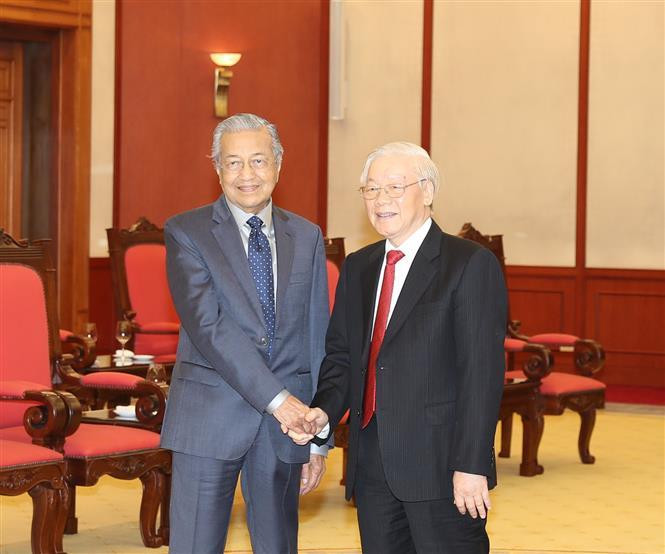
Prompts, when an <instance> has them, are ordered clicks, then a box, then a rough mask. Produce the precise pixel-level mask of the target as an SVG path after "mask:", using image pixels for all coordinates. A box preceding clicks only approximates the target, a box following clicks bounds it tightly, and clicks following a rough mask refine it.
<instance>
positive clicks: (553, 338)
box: [530, 333, 605, 377]
mask: <svg viewBox="0 0 665 554" xmlns="http://www.w3.org/2000/svg"><path fill="white" fill-rule="evenodd" d="M530 340H531V341H533V342H535V343H539V344H544V345H545V346H547V347H548V348H549V349H551V350H555V351H557V350H558V351H559V352H568V353H572V355H573V359H574V360H575V369H576V370H577V372H578V373H580V374H582V375H584V376H586V377H591V376H592V375H593V374H594V373H597V372H598V371H600V370H601V369H602V368H603V366H604V365H605V351H604V350H603V347H602V346H601V345H600V344H599V343H597V342H596V341H594V340H591V339H581V338H579V337H577V336H575V335H570V334H567V333H542V334H539V335H533V336H532V337H531V338H530Z"/></svg>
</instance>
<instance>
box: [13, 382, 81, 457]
mask: <svg viewBox="0 0 665 554" xmlns="http://www.w3.org/2000/svg"><path fill="white" fill-rule="evenodd" d="M0 399H1V400H4V401H10V402H11V401H17V400H23V401H25V400H28V401H31V402H35V403H36V405H34V406H30V407H29V408H28V409H27V410H26V411H25V413H24V415H23V426H24V427H25V430H26V432H27V433H28V435H30V436H31V437H32V443H33V444H37V445H39V446H45V447H47V448H51V449H53V450H57V451H58V452H62V451H63V446H64V443H65V437H68V436H69V435H71V434H72V433H74V432H75V431H76V430H77V429H78V426H79V424H80V423H81V404H80V403H79V401H78V400H77V399H76V397H74V396H73V395H71V394H69V393H66V392H60V391H53V390H26V391H24V392H23V394H22V395H21V397H16V396H13V395H12V396H9V397H8V396H4V395H2V394H0Z"/></svg>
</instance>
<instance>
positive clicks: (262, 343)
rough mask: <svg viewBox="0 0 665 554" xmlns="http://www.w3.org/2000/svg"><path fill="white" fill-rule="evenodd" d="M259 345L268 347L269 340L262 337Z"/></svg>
mask: <svg viewBox="0 0 665 554" xmlns="http://www.w3.org/2000/svg"><path fill="white" fill-rule="evenodd" d="M259 344H260V345H261V346H266V345H267V344H268V339H267V338H265V337H261V338H260V339H259Z"/></svg>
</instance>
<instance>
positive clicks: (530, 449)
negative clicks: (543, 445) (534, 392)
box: [520, 412, 544, 477]
mask: <svg viewBox="0 0 665 554" xmlns="http://www.w3.org/2000/svg"><path fill="white" fill-rule="evenodd" d="M521 415H522V433H523V436H522V463H520V475H521V476H523V477H533V476H534V475H540V474H541V473H543V471H544V468H543V466H541V465H540V464H539V463H538V446H539V444H540V437H541V436H542V419H543V418H542V415H541V416H539V415H538V414H537V413H531V412H524V413H522V414H521Z"/></svg>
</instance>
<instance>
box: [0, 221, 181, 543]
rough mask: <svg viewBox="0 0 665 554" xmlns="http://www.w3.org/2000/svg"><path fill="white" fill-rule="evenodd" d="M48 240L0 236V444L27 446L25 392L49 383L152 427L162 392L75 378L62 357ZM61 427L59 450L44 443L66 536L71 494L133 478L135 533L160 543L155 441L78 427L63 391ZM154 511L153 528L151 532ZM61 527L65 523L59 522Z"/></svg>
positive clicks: (164, 499)
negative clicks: (56, 470)
mask: <svg viewBox="0 0 665 554" xmlns="http://www.w3.org/2000/svg"><path fill="white" fill-rule="evenodd" d="M48 246H49V244H48V241H34V242H32V243H31V242H28V241H20V242H17V241H15V240H14V239H13V238H12V237H10V236H9V235H7V234H5V233H4V232H2V230H0V328H2V333H0V397H1V398H12V399H15V401H13V402H11V403H7V402H6V401H2V400H0V439H2V440H10V441H16V442H20V443H24V444H30V443H31V437H30V436H29V435H28V434H27V433H26V431H25V429H24V428H23V425H22V420H23V413H24V412H25V410H26V409H27V408H29V407H31V406H34V401H33V398H32V397H31V396H30V395H29V394H27V393H26V391H29V390H43V389H48V388H50V387H51V383H52V382H58V383H60V385H59V386H61V387H62V386H71V387H73V388H74V389H77V390H78V389H81V390H84V391H85V390H91V389H92V390H97V391H105V392H108V393H114V392H118V391H122V392H123V393H126V394H128V395H130V396H133V397H135V398H137V401H136V415H137V418H138V419H139V420H140V421H141V422H142V423H143V424H145V425H148V426H149V425H153V426H158V425H159V423H160V422H161V419H162V418H163V414H164V408H165V402H166V395H165V390H164V388H163V387H162V386H160V385H158V384H155V383H151V382H148V381H146V380H145V379H142V378H140V377H137V376H134V375H129V374H122V373H115V372H104V373H95V374H90V375H85V376H81V375H79V374H78V373H76V372H75V371H74V370H73V368H72V367H71V366H70V365H69V356H67V355H64V356H63V355H62V354H61V351H60V340H59V332H58V318H57V313H56V288H55V283H56V280H55V270H54V268H53V264H52V261H51V260H52V258H51V255H50V251H49V247H48ZM57 394H58V396H59V397H61V398H62V399H63V401H64V399H67V402H66V406H67V411H66V413H67V414H68V415H67V421H68V423H67V425H68V431H69V432H71V433H70V435H69V436H68V437H67V439H66V441H65V442H64V444H56V443H54V442H53V441H51V440H50V439H48V437H46V439H48V440H46V439H45V444H47V445H48V446H52V447H53V448H55V449H59V450H60V451H61V452H62V453H63V454H64V460H65V469H66V484H67V487H68V491H69V517H68V519H67V521H66V531H67V532H69V533H75V532H76V528H77V521H76V518H75V515H74V514H75V487H77V486H90V485H94V484H95V483H96V482H97V481H98V480H99V478H100V477H101V476H103V475H111V476H113V477H116V478H119V479H136V478H139V479H141V481H142V483H143V498H142V501H141V512H140V529H141V534H142V537H143V542H144V544H145V545H146V546H150V547H158V546H161V545H163V544H167V542H168V491H169V482H168V476H169V474H170V470H171V456H170V453H169V452H168V451H166V450H162V449H160V448H159V435H158V434H157V433H155V432H152V431H148V430H145V429H139V428H130V427H120V426H113V425H103V424H99V425H95V424H89V423H83V424H81V425H80V426H79V425H78V423H79V421H80V418H81V413H80V404H79V403H78V400H76V399H75V398H74V397H73V396H71V395H69V394H67V393H66V392H58V393H57ZM160 503H161V505H162V510H161V527H160V528H159V529H158V530H156V518H157V512H158V509H159V507H160ZM62 524H63V525H65V522H63V523H62Z"/></svg>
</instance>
